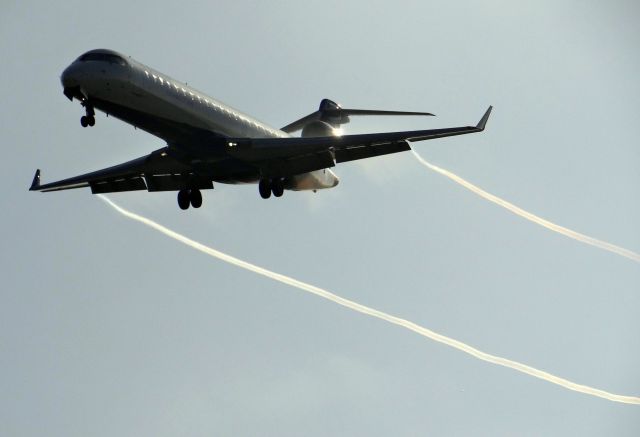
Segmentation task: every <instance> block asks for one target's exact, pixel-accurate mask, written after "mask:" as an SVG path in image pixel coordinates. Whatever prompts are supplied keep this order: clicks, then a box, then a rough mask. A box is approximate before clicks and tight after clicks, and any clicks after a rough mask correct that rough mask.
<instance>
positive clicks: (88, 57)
mask: <svg viewBox="0 0 640 437" xmlns="http://www.w3.org/2000/svg"><path fill="white" fill-rule="evenodd" d="M78 61H80V62H85V61H101V62H108V63H110V64H118V65H122V66H125V65H127V62H126V61H125V60H124V59H123V58H122V57H121V56H118V55H113V54H111V53H95V52H94V53H85V54H84V55H82V56H80V57H79V58H78Z"/></svg>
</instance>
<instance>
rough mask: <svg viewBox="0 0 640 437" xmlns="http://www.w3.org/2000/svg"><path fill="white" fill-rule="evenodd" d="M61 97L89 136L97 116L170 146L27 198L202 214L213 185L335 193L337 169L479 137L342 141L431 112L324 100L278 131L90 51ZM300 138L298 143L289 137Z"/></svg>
mask: <svg viewBox="0 0 640 437" xmlns="http://www.w3.org/2000/svg"><path fill="white" fill-rule="evenodd" d="M61 82H62V86H63V92H64V95H65V96H66V97H67V98H68V99H69V100H71V101H73V99H76V100H78V101H79V102H80V104H81V105H82V106H83V107H84V110H85V115H83V116H82V118H81V119H80V124H81V125H82V126H83V127H88V126H93V125H95V111H96V109H98V110H100V111H102V112H104V113H106V114H107V115H108V116H113V117H116V118H118V119H120V120H122V121H124V122H126V123H129V124H131V125H133V126H134V127H136V128H138V129H142V130H144V131H146V132H148V133H150V134H152V135H155V136H156V137H159V138H160V139H162V140H164V142H166V146H165V147H162V148H161V149H158V150H156V151H154V152H151V153H150V154H148V155H146V156H142V157H140V158H137V159H133V160H131V161H128V162H125V163H122V164H118V165H115V166H113V167H109V168H105V169H102V170H98V171H94V172H91V173H86V174H83V175H80V176H76V177H72V178H68V179H64V180H61V181H58V182H52V183H47V184H41V182H40V170H37V171H36V174H35V176H34V178H33V182H32V184H31V188H30V190H31V191H41V192H48V191H58V190H67V189H71V188H82V187H89V188H91V192H92V193H93V194H98V193H113V192H122V191H133V190H147V191H177V193H178V205H179V207H180V208H181V209H183V210H185V209H188V208H189V206H191V207H193V208H199V207H200V206H201V205H202V194H201V190H207V189H212V188H213V182H216V183H228V184H245V183H254V184H255V183H257V184H258V191H259V193H260V196H261V197H262V198H264V199H268V198H269V197H271V195H272V194H273V196H275V197H280V196H282V194H283V193H284V190H291V191H300V190H313V191H316V190H319V189H324V188H332V187H335V186H336V185H338V181H339V179H338V177H337V176H336V175H335V174H334V173H333V171H332V170H331V168H333V167H334V166H335V165H336V164H337V163H341V162H348V161H353V160H357V159H364V158H371V157H374V156H380V155H386V154H389V153H397V152H403V151H407V150H410V147H409V143H410V142H415V141H423V140H431V139H434V138H442V137H448V136H453V135H462V134H469V133H474V132H481V131H483V130H484V127H485V125H486V123H487V120H488V118H489V114H490V113H491V107H489V109H487V111H486V112H485V114H484V116H483V117H482V118H481V120H480V121H479V122H478V124H477V125H476V126H465V127H452V128H444V129H430V130H414V131H404V132H386V133H370V134H358V135H340V134H339V127H340V126H341V125H343V124H345V123H348V122H349V117H350V116H360V115H379V116H380V115H404V116H406V115H415V116H429V115H433V114H430V113H427V112H406V111H378V110H364V109H346V108H342V107H341V106H340V105H338V104H337V103H335V102H333V101H331V100H329V99H323V100H322V102H321V103H320V107H319V109H318V110H317V111H315V112H313V113H311V114H309V115H307V116H305V117H303V118H301V119H299V120H296V121H294V122H293V123H290V124H288V125H286V126H284V127H282V128H280V129H274V128H272V127H269V126H267V125H266V124H264V123H261V122H259V121H258V120H256V119H254V118H252V117H250V116H248V115H246V114H243V113H242V112H240V111H237V110H235V109H233V108H231V107H229V106H227V105H225V104H223V103H222V102H220V101H218V100H216V99H214V98H212V97H209V96H207V95H206V94H204V93H202V92H200V91H197V90H195V89H194V88H192V87H191V86H188V85H187V84H186V83H182V82H179V81H177V80H175V79H172V78H170V77H169V76H166V75H164V74H162V73H160V72H158V71H156V70H154V69H153V68H150V67H148V66H146V65H144V64H141V63H140V62H137V61H135V60H134V59H132V58H131V57H127V56H124V55H122V54H120V53H117V52H115V51H112V50H104V49H98V50H91V51H89V52H87V53H85V54H83V55H82V56H80V57H79V58H78V59H76V60H75V61H74V62H73V63H71V65H69V66H68V67H67V68H66V69H65V70H64V72H63V73H62V76H61ZM297 131H301V135H300V136H292V135H291V134H292V133H294V132H297Z"/></svg>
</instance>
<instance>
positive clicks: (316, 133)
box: [300, 120, 335, 137]
mask: <svg viewBox="0 0 640 437" xmlns="http://www.w3.org/2000/svg"><path fill="white" fill-rule="evenodd" d="M333 135H335V129H334V128H333V126H331V125H330V124H329V123H325V122H324V121H320V120H315V121H312V122H311V123H307V124H305V125H304V127H303V128H302V133H301V134H300V136H301V137H330V136H333Z"/></svg>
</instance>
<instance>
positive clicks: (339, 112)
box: [281, 99, 434, 133]
mask: <svg viewBox="0 0 640 437" xmlns="http://www.w3.org/2000/svg"><path fill="white" fill-rule="evenodd" d="M350 115H378V116H379V115H403V116H407V115H426V116H433V115H434V114H432V113H430V112H415V111H384V110H375V109H349V108H342V107H341V106H340V105H338V104H337V103H335V102H333V101H331V100H329V99H323V100H322V102H320V108H319V109H318V110H317V111H316V112H312V113H311V114H309V115H307V116H305V117H302V118H301V119H299V120H296V121H294V122H293V123H290V124H288V125H286V126H285V127H283V128H281V130H283V131H285V132H289V133H290V132H295V131H297V130H300V129H303V128H304V127H305V126H306V125H307V124H309V123H311V122H314V121H323V122H325V123H328V124H330V125H332V126H333V127H338V126H340V125H342V124H346V123H349V121H350V120H349V116H350Z"/></svg>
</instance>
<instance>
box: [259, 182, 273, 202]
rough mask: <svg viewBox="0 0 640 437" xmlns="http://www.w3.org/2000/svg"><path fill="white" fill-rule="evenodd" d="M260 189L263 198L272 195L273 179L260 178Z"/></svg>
mask: <svg viewBox="0 0 640 437" xmlns="http://www.w3.org/2000/svg"><path fill="white" fill-rule="evenodd" d="M258 191H259V192H260V197H262V198H263V199H268V198H269V197H271V180H270V179H260V183H258Z"/></svg>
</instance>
